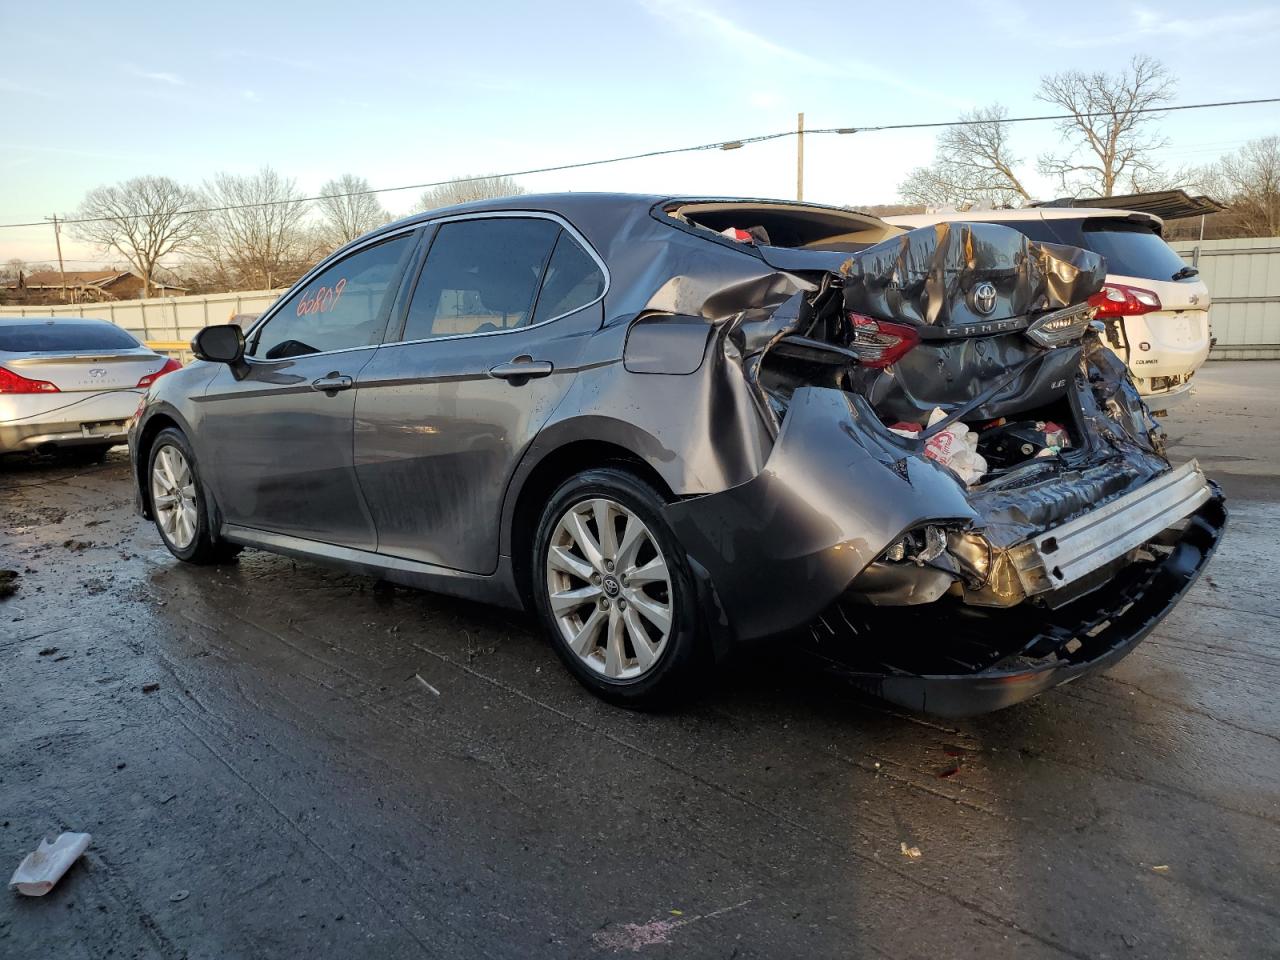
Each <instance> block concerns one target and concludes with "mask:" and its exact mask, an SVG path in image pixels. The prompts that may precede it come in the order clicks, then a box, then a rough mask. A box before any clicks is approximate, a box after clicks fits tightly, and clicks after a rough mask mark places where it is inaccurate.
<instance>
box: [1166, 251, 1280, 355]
mask: <svg viewBox="0 0 1280 960" xmlns="http://www.w3.org/2000/svg"><path fill="white" fill-rule="evenodd" d="M1173 249H1175V250H1177V251H1178V253H1179V255H1181V257H1182V259H1184V260H1186V261H1187V263H1189V264H1191V265H1192V266H1194V267H1199V268H1200V277H1201V278H1202V279H1203V280H1204V282H1205V283H1206V284H1207V285H1208V287H1209V295H1210V296H1211V297H1213V306H1212V307H1211V308H1210V310H1209V323H1210V325H1211V326H1212V329H1213V335H1214V336H1215V337H1217V338H1218V344H1217V346H1216V347H1214V349H1213V353H1212V354H1211V356H1212V358H1213V359H1215V360H1276V359H1280V237H1251V238H1247V239H1241V240H1201V241H1199V242H1196V241H1194V240H1180V241H1178V242H1176V243H1174V244H1173Z"/></svg>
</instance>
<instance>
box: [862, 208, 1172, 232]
mask: <svg viewBox="0 0 1280 960" xmlns="http://www.w3.org/2000/svg"><path fill="white" fill-rule="evenodd" d="M1094 217H1106V218H1108V219H1111V220H1142V221H1146V222H1148V223H1151V224H1154V225H1155V226H1157V227H1162V226H1164V221H1163V220H1161V219H1160V218H1159V217H1157V216H1156V215H1155V214H1151V213H1143V212H1142V211H1141V210H1117V209H1114V208H1111V207H1024V208H1022V209H1021V210H967V211H964V212H960V211H957V210H947V211H942V212H938V213H908V214H900V215H897V216H892V217H884V218H883V219H884V220H885V221H886V222H888V223H892V224H893V225H894V226H898V227H928V226H932V225H933V224H935V223H954V222H956V221H965V222H975V223H982V222H987V221H992V220H995V221H998V222H1001V223H1008V222H1015V223H1016V222H1018V221H1023V220H1088V219H1091V218H1094Z"/></svg>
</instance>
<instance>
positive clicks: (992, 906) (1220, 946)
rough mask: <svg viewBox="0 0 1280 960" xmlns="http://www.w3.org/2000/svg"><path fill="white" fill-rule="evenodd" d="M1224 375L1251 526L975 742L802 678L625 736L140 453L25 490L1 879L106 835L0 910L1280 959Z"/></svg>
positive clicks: (1261, 558)
mask: <svg viewBox="0 0 1280 960" xmlns="http://www.w3.org/2000/svg"><path fill="white" fill-rule="evenodd" d="M1201 380H1202V386H1201V388H1200V394H1199V396H1198V397H1197V398H1196V399H1195V400H1194V401H1192V404H1191V406H1190V407H1189V408H1187V409H1186V410H1185V411H1184V412H1181V413H1180V414H1179V415H1178V416H1177V417H1176V418H1173V419H1171V420H1170V421H1169V423H1168V425H1167V426H1168V430H1169V432H1170V435H1171V437H1172V440H1173V445H1172V448H1171V449H1172V452H1173V454H1174V457H1175V459H1185V458H1187V457H1191V456H1196V457H1199V458H1200V460H1201V462H1202V463H1203V464H1204V465H1205V467H1206V468H1207V470H1208V472H1209V473H1210V475H1211V476H1213V477H1214V478H1215V479H1217V480H1218V481H1219V482H1220V483H1221V484H1222V485H1223V487H1224V489H1225V490H1226V492H1227V494H1228V497H1229V498H1230V509H1231V511H1232V519H1231V526H1230V527H1229V529H1228V531H1227V535H1226V538H1225V540H1224V543H1223V545H1222V547H1221V549H1220V550H1219V553H1218V555H1217V557H1216V558H1215V559H1214V561H1213V562H1212V564H1211V566H1210V568H1209V571H1208V574H1207V575H1206V576H1205V577H1203V578H1201V580H1200V582H1199V583H1198V584H1197V585H1196V586H1195V588H1194V589H1193V590H1192V592H1191V594H1190V595H1189V597H1188V598H1187V599H1186V600H1185V601H1184V602H1183V604H1182V605H1181V606H1180V607H1179V608H1178V609H1177V610H1175V611H1174V613H1173V614H1172V615H1171V616H1170V618H1169V619H1168V620H1167V621H1165V623H1163V624H1162V625H1161V626H1160V628H1159V629H1158V630H1157V631H1156V632H1155V634H1154V635H1153V636H1152V637H1151V638H1150V639H1148V640H1147V641H1146V642H1144V643H1143V644H1142V645H1141V646H1140V647H1139V648H1138V650H1137V651H1136V652H1135V653H1134V654H1133V655H1131V656H1130V657H1129V658H1128V659H1126V660H1125V661H1123V662H1122V663H1120V664H1119V665H1118V666H1117V667H1115V668H1114V669H1112V670H1111V671H1109V672H1108V673H1106V674H1104V675H1101V676H1095V677H1091V678H1088V679H1086V680H1082V681H1080V682H1078V683H1076V684H1072V685H1070V686H1068V687H1064V688H1060V689H1058V690H1055V691H1052V692H1050V693H1048V694H1046V695H1044V696H1042V697H1040V698H1039V699H1037V700H1034V701H1031V702H1029V703H1027V704H1023V705H1021V706H1018V707H1014V708H1012V709H1009V710H1006V711H1004V712H1001V713H998V714H993V715H989V716H986V717H980V718H976V719H972V720H965V721H958V722H944V721H937V720H933V719H929V718H927V717H921V716H913V715H909V714H906V713H903V712H900V711H897V710H895V709H892V708H889V707H886V706H883V705H879V704H877V703H876V702H875V701H872V700H867V699H864V698H861V697H859V696H857V695H855V694H853V693H851V692H848V691H846V690H843V689H840V688H839V687H836V686H833V685H832V684H831V683H830V682H829V681H826V680H824V679H822V678H821V677H820V676H818V675H816V674H814V673H811V672H809V670H808V669H807V668H805V667H803V666H801V665H798V664H794V663H792V662H791V659H789V658H788V657H787V656H786V654H785V651H778V652H776V653H775V654H773V655H771V656H761V657H758V658H753V659H751V660H749V661H747V662H744V663H741V664H739V665H737V666H736V667H735V668H734V669H733V670H731V671H729V672H728V673H727V675H725V676H724V677H723V678H721V680H720V682H719V683H718V684H717V685H716V687H715V689H714V690H712V691H710V692H709V693H708V695H707V697H706V698H705V699H704V700H702V701H701V702H700V703H698V704H696V705H694V706H691V707H689V708H687V709H685V710H683V711H680V712H677V713H668V714H656V715H652V714H640V713H631V712H626V711H623V710H618V709H614V708H611V707H609V706H606V705H605V704H603V703H600V702H599V701H597V700H595V699H593V698H592V697H590V696H589V695H588V694H586V693H585V692H584V691H583V690H582V689H580V688H579V687H578V686H577V684H576V683H574V682H573V680H572V679H571V678H570V677H569V676H568V675H567V673H565V671H564V670H563V669H562V668H561V667H560V665H559V662H558V661H557V660H556V659H555V657H554V655H553V654H552V652H551V651H550V649H549V648H548V647H547V646H546V644H545V643H544V642H543V640H542V639H541V638H540V636H539V634H538V632H537V631H536V629H535V628H534V626H533V625H532V623H531V622H530V621H529V620H528V619H526V618H524V617H522V616H519V615H516V614H511V613H506V612H502V611H496V610H491V609H487V608H484V607H480V606H476V605H474V604H469V603H464V602H460V601H455V600H450V599H446V598H442V597H438V596H433V595H429V594H424V593H415V592H412V591H408V590H403V589H394V590H392V589H385V590H384V589H382V588H376V587H375V583H374V581H373V580H371V579H368V578H364V577H356V576H349V575H344V574H339V573H334V572H332V571H328V570H325V569H322V568H319V567H315V566H312V565H309V564H306V563H298V562H294V561H291V560H287V559H283V558H280V557H274V556H270V555H267V554H263V553H257V552H251V551H250V552H246V553H245V554H244V555H243V557H242V559H241V560H240V562H239V563H238V564H236V565H233V566H229V567H218V568H196V567H189V566H185V565H183V564H180V563H178V562H177V561H175V560H173V559H172V558H171V557H170V556H169V554H168V553H167V552H166V551H165V550H164V549H163V547H162V546H161V543H160V540H159V537H158V536H157V534H156V533H155V532H154V530H153V529H152V528H151V527H150V526H148V525H144V524H143V523H142V522H141V521H139V520H137V519H136V518H135V517H134V516H133V514H132V511H131V505H130V487H129V477H128V465H127V459H126V456H125V452H124V451H123V450H118V451H116V452H115V453H114V454H113V455H112V456H111V458H110V459H109V460H108V462H107V463H106V464H104V465H102V466H100V467H66V466H57V465H54V464H51V463H48V462H34V461H26V460H10V461H5V462H3V463H0V568H4V567H8V568H16V569H17V570H18V571H19V572H20V574H21V576H20V578H19V580H18V590H17V592H16V594H15V595H14V596H13V597H11V598H9V599H8V600H4V601H0V664H3V667H2V668H0V678H2V679H3V696H0V729H3V731H4V739H3V747H4V749H3V753H2V754H0V870H4V871H9V870H11V869H12V868H13V867H14V866H16V865H17V863H18V861H19V860H20V859H21V858H22V856H23V855H25V854H26V853H27V852H28V851H29V850H30V849H33V848H34V846H35V844H36V842H37V840H38V839H39V838H40V836H41V835H43V834H45V833H49V834H56V833H57V832H59V831H61V830H86V831H89V832H91V833H92V834H93V844H92V846H91V847H90V849H89V852H88V853H87V854H86V856H85V858H84V859H83V860H82V861H81V862H80V863H78V864H77V865H76V866H74V867H73V868H72V870H71V872H70V873H68V875H67V876H66V877H65V878H64V879H63V881H62V883H61V884H59V886H58V887H57V888H56V889H55V890H54V891H53V892H52V893H51V894H49V895H48V896H46V897H44V898H42V899H33V900H28V899H22V898H19V897H17V896H16V895H15V894H10V893H8V892H5V893H3V894H0V957H4V958H15V960H16V958H28V957H30V958H35V957H48V956H57V957H59V958H79V957H84V958H101V957H107V956H111V957H148V958H150V957H160V958H178V957H191V958H229V957H301V956H307V955H311V956H316V957H352V956H363V957H370V958H372V957H379V958H381V957H422V956H432V957H435V956H441V957H454V956H468V957H470V956H477V957H535V956H538V957H541V956H548V957H594V956H633V955H639V956H645V957H654V958H661V957H681V958H689V957H694V958H701V957H724V958H729V957H741V958H745V957H794V956H815V957H837V956H838V957H855V956H856V957H864V956H865V957H895V958H896V957H927V958H930V960H940V958H950V957H980V958H989V957H1006V956H1008V957H1013V956H1017V957H1063V956H1065V957H1161V958H1163V957H1214V958H1225V957H1277V956H1280V829H1277V828H1278V827H1280V699H1278V698H1277V683H1278V682H1280V638H1278V630H1277V627H1280V618H1278V617H1277V606H1278V605H1277V602H1276V601H1277V598H1278V597H1280V586H1277V576H1276V557H1277V551H1278V550H1280V537H1278V536H1277V533H1276V529H1277V526H1278V525H1280V477H1278V475H1280V430H1278V429H1277V427H1276V421H1275V415H1276V410H1277V409H1280V364H1274V363H1252V364H1250V363H1215V364H1211V365H1209V366H1208V367H1207V368H1206V369H1205V370H1204V371H1203V373H1202V374H1201ZM917 851H918V855H916V853H917ZM7 875H8V874H7V872H6V874H5V876H6V877H7Z"/></svg>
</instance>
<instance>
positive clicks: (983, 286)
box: [972, 280, 998, 317]
mask: <svg viewBox="0 0 1280 960" xmlns="http://www.w3.org/2000/svg"><path fill="white" fill-rule="evenodd" d="M997 296H998V294H997V293H996V285H995V284H994V283H992V282H991V281H990V280H983V281H982V282H981V283H980V284H978V285H977V286H976V287H974V288H973V294H972V297H973V309H975V310H977V311H978V313H980V314H982V315H983V316H984V317H989V316H991V314H992V313H994V312H995V309H996V298H997Z"/></svg>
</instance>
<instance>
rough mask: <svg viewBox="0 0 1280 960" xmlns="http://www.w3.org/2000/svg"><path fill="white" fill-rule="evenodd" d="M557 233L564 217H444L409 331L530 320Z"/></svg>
mask: <svg viewBox="0 0 1280 960" xmlns="http://www.w3.org/2000/svg"><path fill="white" fill-rule="evenodd" d="M559 233H560V225H559V224H557V223H554V222H552V221H550V220H543V219H541V218H535V217H510V218H493V219H481V220H455V221H452V222H450V223H445V224H442V225H441V226H440V229H439V230H438V231H437V233H436V237H435V240H433V241H432V243H431V251H430V252H429V253H428V254H427V262H426V264H425V265H424V266H423V268H422V274H421V276H419V277H418V285H417V287H416V288H415V290H414V292H413V300H412V301H411V302H410V304H409V316H408V318H407V319H406V321H405V329H404V339H405V340H428V339H433V338H436V337H455V336H459V335H463V334H471V333H492V332H494V331H497V330H513V329H515V328H516V327H522V326H525V325H526V324H528V323H529V321H530V317H531V314H532V312H533V301H534V295H535V294H536V293H537V292H538V285H539V284H540V283H541V282H542V276H543V273H544V272H545V271H546V268H547V263H548V261H549V260H550V259H551V253H552V250H553V248H554V247H555V243H556V237H557V236H558V234H559Z"/></svg>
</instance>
